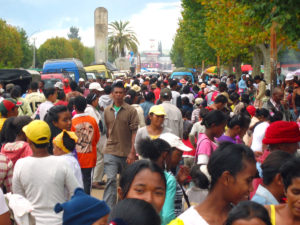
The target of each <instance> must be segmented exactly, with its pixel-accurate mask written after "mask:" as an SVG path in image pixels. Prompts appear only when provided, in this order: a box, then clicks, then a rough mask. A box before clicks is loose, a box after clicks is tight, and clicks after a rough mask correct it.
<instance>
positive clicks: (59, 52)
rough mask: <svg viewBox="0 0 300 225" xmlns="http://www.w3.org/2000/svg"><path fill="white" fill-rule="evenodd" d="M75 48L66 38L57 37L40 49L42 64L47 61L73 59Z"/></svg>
mask: <svg viewBox="0 0 300 225" xmlns="http://www.w3.org/2000/svg"><path fill="white" fill-rule="evenodd" d="M73 52H74V51H73V48H72V44H71V43H70V41H68V40H67V39H65V38H60V37H55V38H51V39H48V40H47V41H46V42H44V43H43V44H42V45H41V46H40V48H39V49H38V58H39V62H40V63H44V61H46V60H47V59H61V58H71V57H73V54H74V53H73Z"/></svg>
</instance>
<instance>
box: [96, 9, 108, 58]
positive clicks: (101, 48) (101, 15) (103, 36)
mask: <svg viewBox="0 0 300 225" xmlns="http://www.w3.org/2000/svg"><path fill="white" fill-rule="evenodd" d="M94 23H95V25H94V26H95V62H96V63H106V62H107V57H108V53H107V48H108V12H107V9H106V8H103V7H99V8H97V9H96V10H95V13H94Z"/></svg>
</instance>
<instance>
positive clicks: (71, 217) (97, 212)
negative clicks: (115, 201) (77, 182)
mask: <svg viewBox="0 0 300 225" xmlns="http://www.w3.org/2000/svg"><path fill="white" fill-rule="evenodd" d="M54 211H55V212H56V213H59V212H61V211H64V213H63V218H62V221H63V223H62V224H63V225H107V222H108V216H109V212H110V209H109V207H108V206H107V205H106V203H105V202H104V201H100V200H98V199H96V198H94V197H91V196H89V195H87V194H86V193H85V192H84V190H83V189H82V188H77V189H76V190H75V191H74V195H73V196H72V199H71V200H70V201H67V202H65V203H62V204H60V203H57V204H56V205H55V207H54Z"/></svg>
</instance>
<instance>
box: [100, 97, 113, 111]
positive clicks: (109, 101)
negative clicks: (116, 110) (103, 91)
mask: <svg viewBox="0 0 300 225" xmlns="http://www.w3.org/2000/svg"><path fill="white" fill-rule="evenodd" d="M112 103H113V100H112V99H111V98H110V96H109V95H102V96H101V97H100V98H99V107H100V108H101V107H103V109H105V108H106V107H107V106H109V105H111V104H112Z"/></svg>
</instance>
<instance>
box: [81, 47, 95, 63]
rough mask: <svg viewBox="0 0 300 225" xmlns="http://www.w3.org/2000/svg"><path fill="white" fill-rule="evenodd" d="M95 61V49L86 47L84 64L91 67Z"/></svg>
mask: <svg viewBox="0 0 300 225" xmlns="http://www.w3.org/2000/svg"><path fill="white" fill-rule="evenodd" d="M94 61H95V49H94V48H89V47H84V48H83V60H82V62H83V64H84V65H90V64H91V63H92V62H94Z"/></svg>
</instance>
